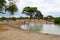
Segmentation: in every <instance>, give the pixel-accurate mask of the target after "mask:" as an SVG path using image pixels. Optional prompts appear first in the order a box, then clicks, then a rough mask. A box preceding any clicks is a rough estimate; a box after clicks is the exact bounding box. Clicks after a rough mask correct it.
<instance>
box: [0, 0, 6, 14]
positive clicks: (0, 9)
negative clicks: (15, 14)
mask: <svg viewBox="0 0 60 40" xmlns="http://www.w3.org/2000/svg"><path fill="white" fill-rule="evenodd" d="M5 4H6V0H0V13H5V12H6V5H5ZM4 11H5V12H4Z"/></svg>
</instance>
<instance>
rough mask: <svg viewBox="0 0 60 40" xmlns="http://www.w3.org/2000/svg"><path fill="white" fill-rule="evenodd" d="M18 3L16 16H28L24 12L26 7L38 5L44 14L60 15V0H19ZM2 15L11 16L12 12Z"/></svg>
mask: <svg viewBox="0 0 60 40" xmlns="http://www.w3.org/2000/svg"><path fill="white" fill-rule="evenodd" d="M17 1H18V2H16V5H17V7H18V12H16V13H15V15H13V16H15V17H20V16H26V15H24V14H22V13H21V12H22V10H23V8H24V7H27V6H30V7H37V8H38V10H39V11H41V13H42V14H43V15H44V16H48V15H52V16H54V17H59V16H60V0H17ZM0 16H5V17H6V16H7V17H8V16H11V15H10V14H8V13H6V14H0Z"/></svg>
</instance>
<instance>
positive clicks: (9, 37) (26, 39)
mask: <svg viewBox="0 0 60 40" xmlns="http://www.w3.org/2000/svg"><path fill="white" fill-rule="evenodd" d="M6 27H7V28H8V29H9V30H7V31H4V32H0V40H60V36H57V35H44V34H38V33H32V32H30V33H29V32H28V31H24V30H19V29H15V28H12V27H9V26H6Z"/></svg>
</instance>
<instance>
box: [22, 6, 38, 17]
mask: <svg viewBox="0 0 60 40" xmlns="http://www.w3.org/2000/svg"><path fill="white" fill-rule="evenodd" d="M37 11H38V10H37V8H36V7H25V8H24V9H23V11H22V13H24V14H26V15H29V16H30V18H33V15H35V13H36V12H37Z"/></svg>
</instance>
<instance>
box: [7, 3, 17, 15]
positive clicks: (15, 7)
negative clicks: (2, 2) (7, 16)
mask: <svg viewBox="0 0 60 40" xmlns="http://www.w3.org/2000/svg"><path fill="white" fill-rule="evenodd" d="M7 11H8V12H10V13H11V14H12V15H13V14H14V12H17V11H18V9H17V6H16V5H15V4H14V3H11V4H10V5H9V6H8V8H7Z"/></svg>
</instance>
